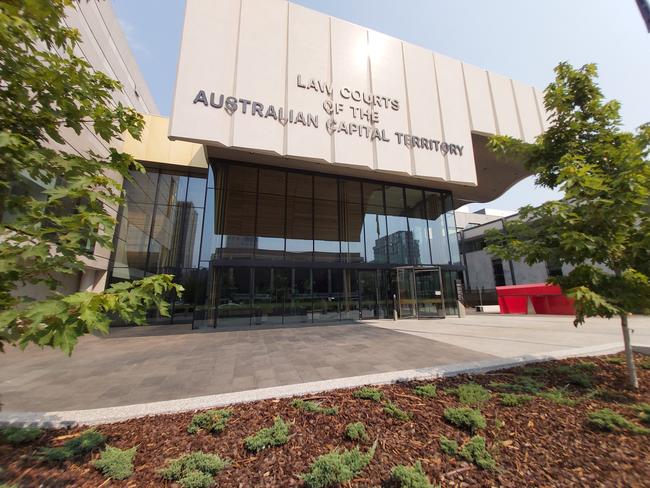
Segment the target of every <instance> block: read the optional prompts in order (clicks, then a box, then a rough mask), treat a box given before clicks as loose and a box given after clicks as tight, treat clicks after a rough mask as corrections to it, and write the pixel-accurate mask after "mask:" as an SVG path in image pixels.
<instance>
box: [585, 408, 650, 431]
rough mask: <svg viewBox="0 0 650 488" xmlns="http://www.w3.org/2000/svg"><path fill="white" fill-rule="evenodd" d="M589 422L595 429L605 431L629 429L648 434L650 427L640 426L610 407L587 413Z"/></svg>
mask: <svg viewBox="0 0 650 488" xmlns="http://www.w3.org/2000/svg"><path fill="white" fill-rule="evenodd" d="M587 423H588V424H589V425H590V426H592V427H594V428H595V429H598V430H602V431H605V432H614V431H619V430H627V431H629V432H631V433H633V434H648V433H650V429H646V428H645V427H640V426H638V425H636V424H635V423H633V422H630V421H629V420H628V419H626V418H625V417H623V416H622V415H621V414H620V413H617V412H615V411H613V410H610V409H609V408H603V409H601V410H596V411H595V412H590V413H589V414H587Z"/></svg>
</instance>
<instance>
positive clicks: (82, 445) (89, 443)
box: [40, 429, 106, 463]
mask: <svg viewBox="0 0 650 488" xmlns="http://www.w3.org/2000/svg"><path fill="white" fill-rule="evenodd" d="M104 442H106V437H105V436H104V435H103V434H101V433H99V432H97V431H96V430H95V429H88V430H85V431H83V432H82V433H81V434H79V435H78V436H77V437H75V438H73V439H70V440H68V441H66V442H65V443H64V444H63V445H62V446H60V447H43V448H41V450H40V456H41V457H42V458H43V459H44V460H45V461H48V462H51V463H56V462H61V461H65V460H66V459H71V458H75V457H79V456H83V455H84V454H87V453H89V452H91V451H93V450H95V449H97V448H99V447H101V446H102V445H104Z"/></svg>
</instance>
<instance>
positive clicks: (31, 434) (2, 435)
mask: <svg viewBox="0 0 650 488" xmlns="http://www.w3.org/2000/svg"><path fill="white" fill-rule="evenodd" d="M42 435H43V430H42V429H39V428H38V427H16V426H13V425H10V426H8V427H2V428H1V429H0V439H2V441H3V442H6V443H8V444H11V445H12V446H16V445H19V444H26V443H28V442H33V441H35V440H36V439H38V438H39V437H41V436H42Z"/></svg>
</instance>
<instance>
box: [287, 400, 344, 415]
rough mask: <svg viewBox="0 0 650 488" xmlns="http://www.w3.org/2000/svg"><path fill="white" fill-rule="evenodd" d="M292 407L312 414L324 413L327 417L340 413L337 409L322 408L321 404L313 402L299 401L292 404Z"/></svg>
mask: <svg viewBox="0 0 650 488" xmlns="http://www.w3.org/2000/svg"><path fill="white" fill-rule="evenodd" d="M291 406H292V407H295V408H297V409H299V410H304V411H305V412H310V413H323V414H325V415H336V414H337V413H339V409H338V408H337V407H321V405H320V403H317V402H314V401H311V400H301V399H297V400H294V401H292V402H291Z"/></svg>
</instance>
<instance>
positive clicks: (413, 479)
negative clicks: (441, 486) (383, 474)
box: [391, 461, 434, 488]
mask: <svg viewBox="0 0 650 488" xmlns="http://www.w3.org/2000/svg"><path fill="white" fill-rule="evenodd" d="M391 480H392V481H393V483H395V484H396V485H397V486H398V487H399V488H434V486H433V485H432V484H431V481H429V477H428V476H427V475H426V473H425V472H424V469H422V464H420V461H417V462H416V463H415V464H414V465H413V466H404V465H403V464H400V465H399V466H395V467H394V468H393V470H392V471H391Z"/></svg>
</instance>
